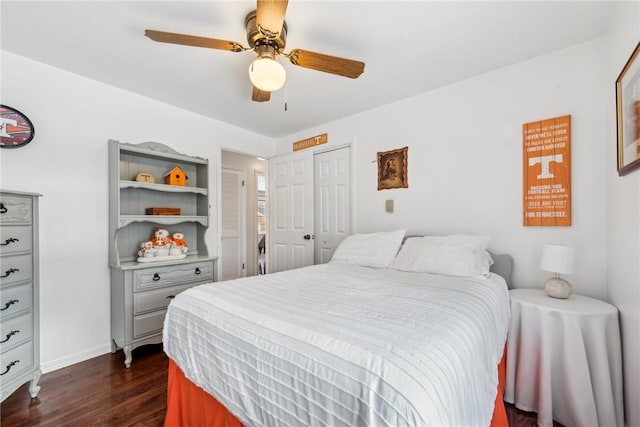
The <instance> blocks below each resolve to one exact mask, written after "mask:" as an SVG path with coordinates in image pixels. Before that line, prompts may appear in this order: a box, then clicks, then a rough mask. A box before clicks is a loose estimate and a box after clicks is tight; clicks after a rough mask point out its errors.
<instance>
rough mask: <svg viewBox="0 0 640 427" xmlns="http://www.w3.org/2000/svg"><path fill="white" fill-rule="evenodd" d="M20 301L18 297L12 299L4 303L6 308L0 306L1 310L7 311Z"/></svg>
mask: <svg viewBox="0 0 640 427" xmlns="http://www.w3.org/2000/svg"><path fill="white" fill-rule="evenodd" d="M19 302H20V301H19V300H17V299H12V300H9V301H7V303H6V304H5V305H4V308H0V311H5V310H6V309H7V308H9V307H11V306H12V305H13V304H17V303H19Z"/></svg>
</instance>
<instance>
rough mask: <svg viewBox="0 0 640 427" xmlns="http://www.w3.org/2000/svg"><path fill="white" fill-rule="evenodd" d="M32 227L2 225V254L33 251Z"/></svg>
mask: <svg viewBox="0 0 640 427" xmlns="http://www.w3.org/2000/svg"><path fill="white" fill-rule="evenodd" d="M31 249H32V247H31V227H30V226H28V225H26V226H15V227H12V226H7V227H0V255H7V254H13V253H16V252H31Z"/></svg>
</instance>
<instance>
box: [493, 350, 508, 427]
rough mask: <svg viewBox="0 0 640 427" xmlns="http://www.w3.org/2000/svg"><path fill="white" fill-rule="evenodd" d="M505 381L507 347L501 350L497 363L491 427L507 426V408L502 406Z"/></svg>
mask: <svg viewBox="0 0 640 427" xmlns="http://www.w3.org/2000/svg"><path fill="white" fill-rule="evenodd" d="M506 382H507V347H506V346H505V348H504V351H503V352H502V359H501V360H500V363H499V364H498V394H496V401H495V404H494V406H493V418H492V419H491V427H509V419H508V418H507V410H506V409H505V407H504V400H503V396H504V387H505V384H506Z"/></svg>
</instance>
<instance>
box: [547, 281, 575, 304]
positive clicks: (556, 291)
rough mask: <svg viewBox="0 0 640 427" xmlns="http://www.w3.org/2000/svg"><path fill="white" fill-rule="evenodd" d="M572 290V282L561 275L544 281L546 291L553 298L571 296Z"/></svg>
mask: <svg viewBox="0 0 640 427" xmlns="http://www.w3.org/2000/svg"><path fill="white" fill-rule="evenodd" d="M572 290H573V289H572V288H571V284H570V283H569V282H567V281H566V280H564V279H561V278H559V277H552V278H550V279H549V280H547V281H546V282H545V283H544V291H545V292H546V293H547V295H549V296H550V297H553V298H560V299H566V298H569V295H571V291H572Z"/></svg>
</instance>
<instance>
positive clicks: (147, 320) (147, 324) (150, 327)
mask: <svg viewBox="0 0 640 427" xmlns="http://www.w3.org/2000/svg"><path fill="white" fill-rule="evenodd" d="M165 314H167V310H160V311H154V312H152V313H147V314H142V315H140V316H134V318H133V339H137V338H142V337H144V336H145V335H149V334H153V333H160V332H162V327H163V326H164V316H165Z"/></svg>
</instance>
